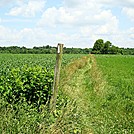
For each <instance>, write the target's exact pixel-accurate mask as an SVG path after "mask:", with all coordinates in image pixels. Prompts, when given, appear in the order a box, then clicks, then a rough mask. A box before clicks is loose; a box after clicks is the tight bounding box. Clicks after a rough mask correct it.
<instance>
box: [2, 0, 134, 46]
mask: <svg viewBox="0 0 134 134" xmlns="http://www.w3.org/2000/svg"><path fill="white" fill-rule="evenodd" d="M97 39H103V40H104V42H105V41H110V42H111V43H112V44H113V45H115V46H118V47H124V48H128V47H129V48H134V0H0V46H20V47H22V46H25V47H27V48H32V47H34V46H45V45H51V46H57V44H58V43H63V44H64V46H65V47H77V48H91V47H93V45H94V43H95V41H96V40H97Z"/></svg>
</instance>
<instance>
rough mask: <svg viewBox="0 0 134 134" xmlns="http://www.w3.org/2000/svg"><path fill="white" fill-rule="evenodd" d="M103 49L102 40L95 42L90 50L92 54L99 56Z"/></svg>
mask: <svg viewBox="0 0 134 134" xmlns="http://www.w3.org/2000/svg"><path fill="white" fill-rule="evenodd" d="M103 47H104V41H103V40H102V39H98V40H96V42H95V43H94V46H93V49H92V53H94V54H100V53H101V51H102V49H103Z"/></svg>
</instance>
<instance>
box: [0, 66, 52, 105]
mask: <svg viewBox="0 0 134 134" xmlns="http://www.w3.org/2000/svg"><path fill="white" fill-rule="evenodd" d="M52 83H53V71H50V70H49V71H48V70H47V69H46V68H43V67H40V66H34V67H27V66H23V67H22V68H21V69H20V68H12V69H11V71H9V72H8V75H7V76H6V77H5V76H1V77H0V85H1V86H0V93H1V95H2V96H4V98H6V100H7V101H8V102H15V103H16V102H18V101H20V100H24V101H26V102H28V103H29V104H33V105H35V106H40V105H41V104H45V103H46V101H47V99H48V97H49V96H50V94H51V89H52Z"/></svg>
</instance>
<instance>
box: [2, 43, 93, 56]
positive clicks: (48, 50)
mask: <svg viewBox="0 0 134 134" xmlns="http://www.w3.org/2000/svg"><path fill="white" fill-rule="evenodd" d="M56 49H57V48H56V47H52V46H49V45H46V46H42V47H33V48H26V47H24V46H23V47H18V46H10V47H0V53H11V54H56ZM90 52H91V48H84V49H82V48H66V47H64V50H63V53H64V54H89V53H90Z"/></svg>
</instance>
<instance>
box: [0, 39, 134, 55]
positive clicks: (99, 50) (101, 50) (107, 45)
mask: <svg viewBox="0 0 134 134" xmlns="http://www.w3.org/2000/svg"><path fill="white" fill-rule="evenodd" d="M56 49H57V47H52V46H50V45H46V46H42V47H36V46H35V47H33V48H26V47H24V46H23V47H18V46H10V47H0V53H11V54H55V53H56V51H57V50H56ZM63 53H64V54H89V53H91V54H122V55H134V48H119V47H117V46H115V45H113V44H112V43H111V42H110V41H106V42H104V41H103V39H98V40H96V41H95V43H94V46H93V48H73V47H72V48H67V47H64V49H63Z"/></svg>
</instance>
